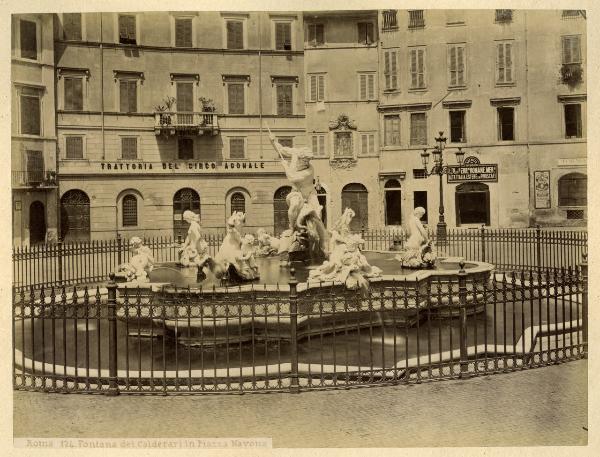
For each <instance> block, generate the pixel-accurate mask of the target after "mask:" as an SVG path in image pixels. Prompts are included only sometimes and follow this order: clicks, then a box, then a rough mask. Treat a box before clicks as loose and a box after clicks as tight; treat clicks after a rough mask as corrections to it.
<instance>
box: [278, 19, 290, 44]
mask: <svg viewBox="0 0 600 457" xmlns="http://www.w3.org/2000/svg"><path fill="white" fill-rule="evenodd" d="M286 44H287V45H289V46H291V44H292V25H291V24H290V23H289V22H276V23H275V49H279V50H281V49H286Z"/></svg>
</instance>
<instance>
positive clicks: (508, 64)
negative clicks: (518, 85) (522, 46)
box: [504, 43, 513, 82]
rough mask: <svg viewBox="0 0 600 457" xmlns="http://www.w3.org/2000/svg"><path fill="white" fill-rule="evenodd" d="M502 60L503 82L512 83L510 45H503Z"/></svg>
mask: <svg viewBox="0 0 600 457" xmlns="http://www.w3.org/2000/svg"><path fill="white" fill-rule="evenodd" d="M504 59H505V68H506V69H505V78H504V79H505V81H506V82H512V80H513V75H512V45H511V44H510V43H506V44H505V45H504Z"/></svg>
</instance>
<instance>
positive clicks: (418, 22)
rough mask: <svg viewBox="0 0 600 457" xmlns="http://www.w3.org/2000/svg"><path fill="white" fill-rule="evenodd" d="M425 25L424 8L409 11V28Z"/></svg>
mask: <svg viewBox="0 0 600 457" xmlns="http://www.w3.org/2000/svg"><path fill="white" fill-rule="evenodd" d="M419 27H425V17H424V15H423V10H412V11H409V12H408V28H409V29H416V28H419Z"/></svg>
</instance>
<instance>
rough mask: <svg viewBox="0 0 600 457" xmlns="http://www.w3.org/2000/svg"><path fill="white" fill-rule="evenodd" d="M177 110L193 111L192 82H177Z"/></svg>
mask: <svg viewBox="0 0 600 457" xmlns="http://www.w3.org/2000/svg"><path fill="white" fill-rule="evenodd" d="M177 111H178V112H182V111H183V112H185V111H187V112H191V111H194V84H193V83H187V82H186V83H177Z"/></svg>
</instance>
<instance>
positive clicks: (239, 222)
mask: <svg viewBox="0 0 600 457" xmlns="http://www.w3.org/2000/svg"><path fill="white" fill-rule="evenodd" d="M245 220H246V215H245V214H244V213H242V212H241V211H236V212H234V213H233V214H232V215H231V216H230V217H229V219H227V234H226V235H225V238H224V239H223V243H222V244H221V247H220V248H219V252H218V253H217V255H216V257H215V261H216V263H217V265H218V271H217V272H216V273H215V274H216V275H217V276H218V277H220V276H223V275H225V274H227V275H228V276H229V279H231V280H241V281H249V280H252V279H256V278H258V277H259V275H258V268H254V267H255V266H256V264H254V263H253V262H254V254H252V256H251V258H250V257H249V256H248V254H249V250H250V246H246V247H245V248H244V250H243V249H242V234H241V232H240V230H241V229H242V226H243V224H244V222H245ZM253 245H254V237H252V249H253Z"/></svg>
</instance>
